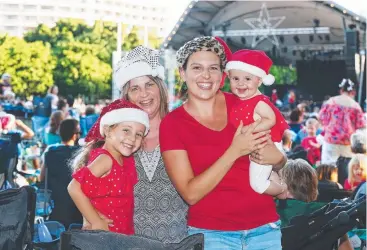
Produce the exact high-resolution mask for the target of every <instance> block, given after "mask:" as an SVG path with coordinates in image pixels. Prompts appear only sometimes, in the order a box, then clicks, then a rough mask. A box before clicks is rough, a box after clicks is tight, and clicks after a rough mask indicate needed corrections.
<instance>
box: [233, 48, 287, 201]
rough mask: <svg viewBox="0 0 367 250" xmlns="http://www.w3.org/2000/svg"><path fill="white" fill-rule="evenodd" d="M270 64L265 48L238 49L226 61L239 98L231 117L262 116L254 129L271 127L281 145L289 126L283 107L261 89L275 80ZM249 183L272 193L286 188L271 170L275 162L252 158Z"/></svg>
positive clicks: (240, 119)
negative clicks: (263, 163)
mask: <svg viewBox="0 0 367 250" xmlns="http://www.w3.org/2000/svg"><path fill="white" fill-rule="evenodd" d="M271 65H272V61H271V59H270V58H269V57H268V56H267V55H266V54H265V53H264V52H263V51H258V50H239V51H237V52H235V53H234V54H233V55H232V58H231V60H230V61H228V63H227V65H226V72H228V74H229V80H230V86H231V91H232V93H233V94H235V95H236V96H238V98H239V100H238V103H237V105H236V106H235V107H234V108H233V110H232V111H231V113H230V120H231V123H232V124H234V125H235V126H236V127H238V125H239V124H240V123H241V122H242V123H243V124H244V125H247V124H250V123H252V122H254V120H258V119H261V123H260V124H259V125H258V126H257V127H256V129H255V131H254V132H260V131H266V130H269V129H271V136H272V140H273V141H274V142H278V145H277V146H279V148H281V147H282V146H281V144H280V143H279V142H281V140H282V136H283V133H284V131H285V130H286V129H288V128H289V127H288V125H287V122H286V121H285V119H284V118H283V116H282V114H281V113H280V111H279V110H278V109H277V108H276V107H275V106H274V105H273V104H272V103H271V101H270V100H269V98H268V97H266V96H264V95H262V94H261V92H260V91H259V89H258V88H259V87H260V85H261V83H264V84H265V85H271V84H273V82H274V80H275V79H274V76H272V75H270V74H268V72H269V69H270V67H271ZM269 177H270V179H269ZM250 185H251V187H252V188H253V189H254V190H255V191H256V192H258V193H266V194H269V195H273V196H276V195H279V194H281V193H282V192H284V191H285V190H286V185H285V184H284V183H282V182H281V181H280V179H279V177H278V175H277V174H276V173H274V172H272V166H270V165H260V164H257V163H255V162H253V161H251V163H250Z"/></svg>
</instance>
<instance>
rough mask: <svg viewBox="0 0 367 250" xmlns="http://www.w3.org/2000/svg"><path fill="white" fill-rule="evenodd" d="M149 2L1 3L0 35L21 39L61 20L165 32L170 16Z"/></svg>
mask: <svg viewBox="0 0 367 250" xmlns="http://www.w3.org/2000/svg"><path fill="white" fill-rule="evenodd" d="M154 2H155V1H148V0H135V1H133V0H0V33H8V34H9V35H12V36H22V35H23V33H24V32H27V31H29V30H32V29H34V28H35V27H37V25H38V24H41V23H43V24H46V25H48V26H53V25H54V24H55V23H56V22H57V21H58V20H59V19H62V18H77V19H84V20H86V21H87V22H88V23H89V24H92V23H93V22H94V21H96V20H104V21H112V22H119V21H120V22H123V23H126V24H130V25H138V26H146V27H147V28H154V29H157V30H158V35H162V36H163V35H164V34H165V33H166V32H167V31H166V30H165V29H166V28H167V22H169V21H170V18H171V16H170V13H169V11H168V10H167V8H166V7H165V6H162V5H158V4H157V3H154Z"/></svg>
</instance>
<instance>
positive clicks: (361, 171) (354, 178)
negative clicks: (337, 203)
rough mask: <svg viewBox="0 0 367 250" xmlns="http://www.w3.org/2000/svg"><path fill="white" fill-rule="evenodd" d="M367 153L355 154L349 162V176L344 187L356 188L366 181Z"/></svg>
mask: <svg viewBox="0 0 367 250" xmlns="http://www.w3.org/2000/svg"><path fill="white" fill-rule="evenodd" d="M366 168H367V155H365V154H355V155H353V157H352V159H351V160H350V161H349V164H348V178H347V179H346V180H345V182H344V189H346V190H354V189H355V188H356V187H358V186H359V185H360V184H361V183H362V182H364V181H366Z"/></svg>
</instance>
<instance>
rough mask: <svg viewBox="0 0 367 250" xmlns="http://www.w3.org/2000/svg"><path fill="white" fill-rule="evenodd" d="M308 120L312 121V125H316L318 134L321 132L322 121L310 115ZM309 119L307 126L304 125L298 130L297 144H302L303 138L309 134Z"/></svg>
mask: <svg viewBox="0 0 367 250" xmlns="http://www.w3.org/2000/svg"><path fill="white" fill-rule="evenodd" d="M307 121H309V123H311V124H312V125H314V126H316V136H317V135H319V134H321V132H322V129H321V127H320V123H319V121H318V120H317V119H316V118H315V117H310V118H308V119H307ZM307 121H306V126H305V127H302V129H301V130H300V131H298V133H297V136H296V137H295V138H294V143H295V144H301V142H302V141H303V139H305V138H306V137H307V136H309V134H308V129H307Z"/></svg>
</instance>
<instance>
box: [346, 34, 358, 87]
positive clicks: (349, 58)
mask: <svg viewBox="0 0 367 250" xmlns="http://www.w3.org/2000/svg"><path fill="white" fill-rule="evenodd" d="M358 53H359V32H358V31H357V30H347V31H346V32H345V53H344V55H345V64H346V67H347V76H348V78H350V79H351V80H352V81H354V82H356V81H357V76H356V62H355V54H358Z"/></svg>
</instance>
